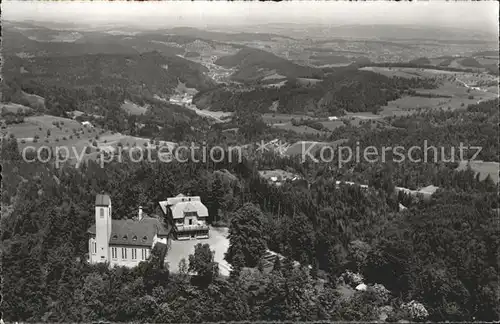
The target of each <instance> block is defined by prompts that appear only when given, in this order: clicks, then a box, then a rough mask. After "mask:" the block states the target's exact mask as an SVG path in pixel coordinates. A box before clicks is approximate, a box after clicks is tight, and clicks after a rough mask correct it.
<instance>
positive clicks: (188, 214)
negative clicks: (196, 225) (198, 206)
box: [184, 211, 198, 217]
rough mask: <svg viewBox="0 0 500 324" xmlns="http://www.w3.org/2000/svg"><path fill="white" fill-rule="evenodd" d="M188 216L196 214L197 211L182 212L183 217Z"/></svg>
mask: <svg viewBox="0 0 500 324" xmlns="http://www.w3.org/2000/svg"><path fill="white" fill-rule="evenodd" d="M189 216H198V213H197V212H195V211H194V212H184V217H189Z"/></svg>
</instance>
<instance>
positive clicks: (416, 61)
mask: <svg viewBox="0 0 500 324" xmlns="http://www.w3.org/2000/svg"><path fill="white" fill-rule="evenodd" d="M410 64H417V65H431V64H432V63H431V60H429V59H428V58H427V57H419V58H417V59H414V60H411V61H410Z"/></svg>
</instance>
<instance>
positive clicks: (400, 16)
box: [2, 1, 499, 34]
mask: <svg viewBox="0 0 500 324" xmlns="http://www.w3.org/2000/svg"><path fill="white" fill-rule="evenodd" d="M209 5H210V6H209ZM262 6H266V10H265V11H263V10H262ZM498 8H499V5H498V2H496V1H486V2H441V1H439V2H404V3H401V2H398V3H396V2H387V3H383V5H382V6H381V5H380V2H315V1H298V2H267V3H262V2H208V1H200V2H191V1H189V2H188V1H186V2H184V1H178V2H139V3H138V2H121V1H118V2H38V1H22V2H21V1H4V2H3V3H2V14H3V15H2V18H3V19H4V20H5V21H13V22H22V21H36V22H45V23H47V22H51V23H53V24H58V23H63V24H65V23H66V24H76V25H79V24H80V25H94V26H96V27H97V26H103V25H124V24H125V25H128V26H130V27H142V28H145V29H154V28H162V27H205V28H209V27H228V26H233V27H249V26H251V25H253V26H255V25H256V24H258V25H257V26H255V28H256V29H257V28H259V27H260V28H262V27H263V26H264V25H279V24H302V25H311V26H312V25H315V26H338V25H388V26H390V25H395V26H396V25H398V26H401V25H404V26H412V27H424V28H429V27H431V28H432V27H434V28H455V29H462V30H471V31H472V30H474V31H482V32H485V33H495V34H497V33H498ZM353 11H354V12H355V13H354V14H353ZM146 18H147V19H146ZM221 21H222V22H223V23H221ZM259 25H260V26H259ZM123 27H125V26H123ZM229 31H231V30H229Z"/></svg>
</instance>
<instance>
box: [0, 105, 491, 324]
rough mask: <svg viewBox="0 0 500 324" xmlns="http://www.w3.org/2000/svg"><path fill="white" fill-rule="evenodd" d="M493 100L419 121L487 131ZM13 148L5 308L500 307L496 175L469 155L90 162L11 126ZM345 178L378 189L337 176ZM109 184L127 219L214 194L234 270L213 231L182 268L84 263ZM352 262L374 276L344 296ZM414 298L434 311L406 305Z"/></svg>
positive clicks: (281, 316)
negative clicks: (49, 154)
mask: <svg viewBox="0 0 500 324" xmlns="http://www.w3.org/2000/svg"><path fill="white" fill-rule="evenodd" d="M495 104H496V105H498V103H497V102H493V103H481V104H479V105H474V106H470V107H469V109H468V111H464V112H441V113H436V114H430V113H429V114H424V113H422V114H421V115H420V116H419V117H418V118H416V120H415V121H414V124H413V126H410V127H409V129H413V131H415V129H418V128H421V127H422V125H424V124H425V123H428V124H430V123H431V121H441V122H442V121H444V120H448V119H450V118H451V120H450V122H449V123H450V125H446V126H443V127H442V128H438V129H436V130H435V134H436V135H435V136H441V138H443V139H444V138H447V137H448V136H451V138H453V134H454V133H452V135H447V133H446V132H447V131H448V130H452V131H455V132H456V130H454V128H453V127H452V126H451V125H452V123H453V122H454V120H453V118H455V119H458V118H464V119H466V121H465V122H468V123H469V124H468V125H469V126H464V125H461V124H459V125H458V126H457V127H459V128H460V127H466V129H467V128H468V129H470V134H471V135H472V134H474V129H475V130H476V131H475V132H476V137H475V138H476V139H477V138H479V137H480V136H482V135H481V129H480V128H479V129H478V128H474V127H473V126H472V125H475V124H474V122H477V120H478V119H480V118H485V119H486V120H487V119H488V116H490V117H489V118H498V117H491V116H492V114H491V112H490V111H488V110H487V109H493V107H494V105H495ZM488 107H489V108H488ZM454 114H455V115H454ZM459 114H460V115H459ZM481 116H482V117H481ZM239 118H241V119H246V120H248V119H247V118H245V116H240V117H239ZM467 120H468V121H467ZM496 120H498V119H496ZM253 122H256V123H258V122H259V120H258V118H257V117H256V119H254V120H253ZM483 122H484V120H483ZM248 123H250V124H251V123H252V120H250V121H248ZM393 123H407V124H408V125H410V124H411V123H412V121H411V120H410V119H405V118H402V119H398V120H394V121H393ZM445 124H446V123H445ZM412 127H413V128H412ZM359 131H360V132H362V131H364V132H366V133H364V134H359V135H356V134H355V133H354V130H353V134H354V135H355V136H364V138H365V140H366V141H368V139H371V142H370V144H372V145H377V144H378V143H382V142H384V141H385V142H387V141H390V140H391V141H392V140H393V141H397V140H400V141H404V140H405V138H406V140H408V141H409V140H411V138H412V137H411V136H410V135H408V134H406V135H405V133H404V132H399V133H397V132H396V133H391V134H387V135H384V132H383V131H380V130H371V131H372V132H373V133H369V132H370V131H369V130H368V129H363V128H360V130H359ZM463 131H465V132H467V130H463ZM431 134H432V133H431ZM466 134H469V133H466ZM260 135H262V134H260ZM248 136H259V134H252V133H248ZM397 136H399V137H397ZM405 136H406V137H405ZM414 136H415V137H413V140H415V139H416V138H417V136H418V134H417V135H414ZM491 137H494V136H493V135H491ZM354 139H356V137H353V140H354ZM367 144H368V143H367ZM490 145H493V144H490ZM491 150H493V146H492V147H491ZM497 152H498V151H497ZM2 160H3V161H5V163H3V170H2V171H3V176H4V178H3V183H4V184H9V185H8V186H4V187H3V189H2V203H3V206H4V208H5V209H4V212H2V219H1V227H2V233H1V242H2V245H1V247H2V268H3V269H2V275H3V278H2V279H3V287H2V295H3V300H2V310H3V318H4V320H5V321H10V320H16V321H50V322H83V321H96V320H108V321H117V322H119V321H137V322H158V323H160V322H198V323H199V322H213V321H264V320H268V321H269V320H271V321H272V320H288V321H305V320H312V321H319V320H336V321H375V320H378V319H379V318H380V315H381V313H382V312H385V313H386V315H387V318H386V321H398V320H402V319H404V320H411V321H422V320H430V321H444V320H450V321H473V320H476V321H495V320H498V318H499V316H500V308H499V306H498V303H497V301H498V300H497V298H498V297H497V296H498V293H499V292H500V291H499V284H500V283H499V281H498V275H499V272H498V249H499V242H500V237H499V235H498V233H499V224H498V219H497V217H498V215H497V210H498V185H495V184H494V183H493V182H492V181H491V179H486V180H484V181H479V179H478V178H477V177H476V176H475V174H474V172H473V171H472V170H470V169H468V170H465V171H461V172H457V171H455V170H454V167H455V165H454V164H453V163H428V164H409V163H407V164H397V163H373V164H370V165H363V164H360V165H359V166H354V168H351V171H348V170H341V169H337V168H335V167H332V166H330V165H324V164H318V163H311V162H305V163H302V162H301V161H299V160H298V159H294V158H286V157H281V156H278V155H274V154H272V153H268V154H264V155H263V156H260V157H258V158H257V157H255V156H249V157H246V158H245V159H243V161H242V162H241V163H240V162H235V161H237V159H233V162H229V160H228V159H225V160H223V161H222V162H220V163H213V162H210V163H207V164H200V163H194V162H188V163H176V162H173V163H167V164H165V163H155V164H153V163H147V162H143V163H132V161H128V160H127V159H125V160H124V161H123V162H122V163H118V162H112V163H110V164H108V165H106V166H105V168H101V167H100V166H99V165H98V164H96V163H93V162H89V163H88V164H85V165H82V166H81V167H80V168H78V169H76V168H74V167H72V166H64V167H62V168H59V169H55V168H54V167H53V166H52V165H50V164H42V163H27V162H24V161H23V160H22V159H21V156H20V154H19V151H18V148H17V141H16V139H15V138H8V139H4V140H3V141H2ZM276 168H281V169H284V170H285V169H287V170H293V171H294V172H296V173H298V174H300V175H301V176H302V177H304V178H305V179H306V182H307V184H306V185H305V186H304V185H301V184H295V183H286V184H285V185H283V186H282V187H274V186H271V185H269V184H268V183H267V182H266V181H263V180H262V179H261V178H260V177H259V176H258V173H257V170H262V169H276ZM229 174H231V176H230V175H229ZM337 180H341V181H342V180H346V181H347V180H350V181H357V182H360V183H367V184H370V189H369V190H363V189H361V188H360V187H359V186H347V185H340V186H337V185H336V181H337ZM412 183H413V186H417V187H420V186H423V185H427V184H434V185H436V186H439V187H440V189H439V190H438V191H437V193H436V194H435V195H434V196H433V197H432V199H431V201H429V202H425V201H422V200H419V199H418V198H411V197H409V196H406V195H403V194H395V193H394V186H398V185H399V186H409V187H411V186H412ZM101 192H106V193H109V194H110V195H111V197H112V199H113V206H114V212H113V214H114V215H116V217H118V218H129V217H131V216H133V215H135V213H136V208H137V206H138V205H142V206H145V211H147V212H151V211H152V210H153V209H154V207H155V204H156V202H158V201H160V200H163V199H165V197H169V196H172V195H175V194H177V193H179V192H190V193H192V194H193V195H200V196H201V199H202V201H204V203H205V204H206V205H207V207H208V208H209V212H210V216H211V218H212V219H211V221H214V219H217V221H218V222H219V223H222V224H225V225H226V226H229V230H230V233H231V234H230V253H229V254H228V255H227V256H226V258H227V259H228V260H230V262H231V264H232V265H233V271H232V272H231V275H230V276H229V277H223V276H221V275H220V274H219V273H218V272H217V271H216V270H215V269H217V267H216V266H215V264H214V261H213V256H212V254H211V251H210V246H208V245H205V244H203V242H202V241H200V243H201V244H200V245H198V246H197V247H196V248H195V249H194V250H193V251H191V255H190V256H189V257H188V258H187V259H189V265H188V264H187V262H181V263H182V264H181V265H180V269H181V271H180V272H179V273H173V272H170V271H169V265H168V264H165V265H163V264H162V262H160V261H159V260H158V257H155V254H153V257H152V258H151V259H150V260H148V261H146V262H143V263H142V264H140V266H139V267H137V268H135V269H132V270H129V269H125V268H114V269H108V268H106V267H104V266H91V265H88V264H86V262H85V261H84V260H85V259H86V253H87V237H86V230H87V228H88V227H89V226H90V224H91V223H92V222H93V221H94V215H93V201H94V198H95V195H96V194H98V193H101ZM400 204H403V205H404V206H406V207H407V209H405V210H402V209H401V208H400ZM241 242H252V245H251V246H249V245H247V244H241ZM250 247H254V248H250ZM265 247H267V248H269V249H271V250H273V251H275V252H278V253H282V254H283V255H284V256H285V257H286V259H285V261H283V262H278V260H276V261H275V264H274V267H273V270H272V271H270V272H269V271H265V270H264V269H263V268H262V265H261V258H262V253H263V250H264V248H265ZM167 253H168V252H167ZM292 260H295V261H298V262H300V264H301V265H302V266H300V267H294V266H293V262H292ZM307 265H309V266H310V268H308V267H307ZM346 273H347V274H348V273H358V274H359V275H360V276H362V277H363V278H364V279H363V280H364V282H365V283H367V284H369V287H370V289H368V290H366V291H355V292H354V293H353V295H352V296H349V297H346V296H345V294H343V293H342V290H341V289H340V288H341V287H342V286H343V285H345V284H346V282H347V281H348V280H347V281H346V279H345V278H346V275H345V274H346ZM414 301H416V302H418V303H421V304H422V305H423V306H424V307H425V312H423V311H422V312H423V313H425V314H427V315H426V316H423V315H422V314H420V315H418V314H415V313H414V312H409V311H408V309H407V307H406V306H404V305H408V304H414Z"/></svg>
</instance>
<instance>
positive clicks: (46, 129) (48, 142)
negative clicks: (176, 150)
mask: <svg viewBox="0 0 500 324" xmlns="http://www.w3.org/2000/svg"><path fill="white" fill-rule="evenodd" d="M54 123H57V124H58V125H59V127H57V126H56V125H55V124H54ZM3 133H4V135H5V136H10V134H13V135H14V136H15V137H16V138H17V140H18V145H19V149H20V150H21V151H22V150H23V149H24V148H26V147H27V146H30V147H33V148H34V149H35V150H37V149H39V148H40V147H42V146H47V147H51V148H54V149H55V148H56V147H67V148H68V150H69V154H70V158H72V159H74V158H76V157H77V156H79V155H80V154H82V152H85V151H86V150H87V147H90V149H88V152H89V154H85V160H86V159H95V158H97V157H98V155H99V154H100V153H99V151H101V150H103V151H115V150H117V148H118V146H122V147H124V148H131V147H134V146H137V147H149V146H151V145H152V144H150V140H149V139H146V138H140V137H133V136H128V135H124V134H120V133H112V132H107V131H104V130H102V129H99V128H92V127H84V126H82V125H81V124H80V123H79V122H77V121H75V120H72V119H67V118H62V117H55V116H50V115H42V116H32V117H27V118H26V119H25V122H24V123H21V124H13V125H9V126H7V128H6V129H3ZM156 142H157V141H155V145H156ZM158 144H159V145H160V146H168V147H170V148H172V147H173V146H175V143H173V142H167V141H158Z"/></svg>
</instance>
